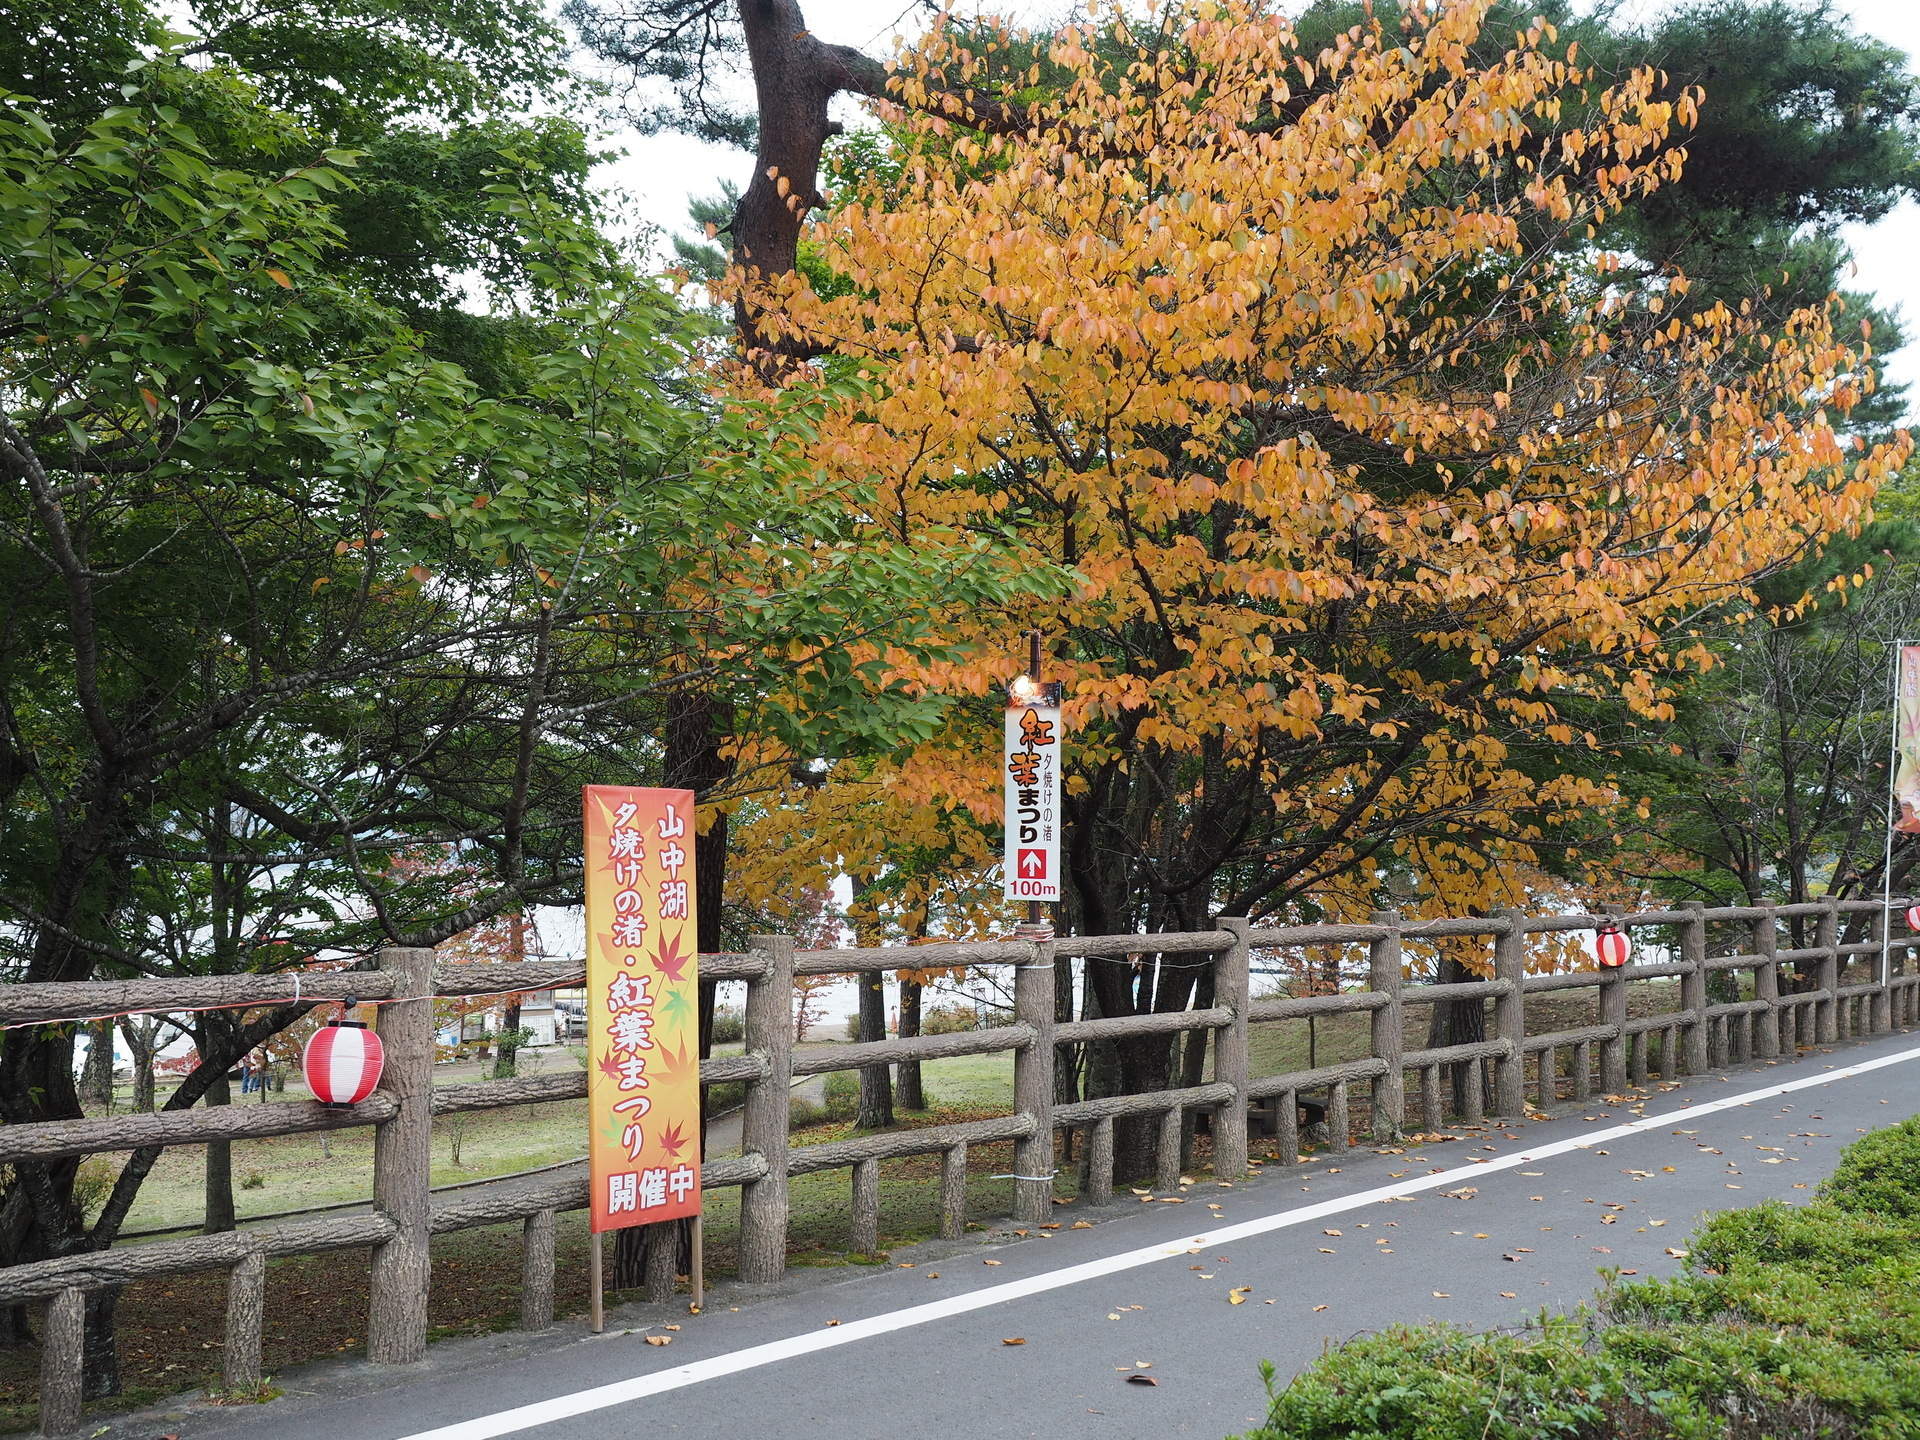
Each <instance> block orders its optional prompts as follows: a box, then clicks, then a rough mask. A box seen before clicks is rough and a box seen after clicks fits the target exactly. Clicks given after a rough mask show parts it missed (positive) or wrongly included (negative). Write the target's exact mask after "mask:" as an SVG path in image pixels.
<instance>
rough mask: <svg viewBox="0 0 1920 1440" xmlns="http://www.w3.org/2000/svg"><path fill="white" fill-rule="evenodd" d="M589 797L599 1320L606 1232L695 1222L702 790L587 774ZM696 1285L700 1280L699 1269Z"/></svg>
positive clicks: (592, 1154)
mask: <svg viewBox="0 0 1920 1440" xmlns="http://www.w3.org/2000/svg"><path fill="white" fill-rule="evenodd" d="M585 801H586V901H587V906H586V908H587V917H586V918H587V1052H588V1053H587V1110H588V1141H587V1154H588V1171H589V1174H590V1176H591V1181H590V1183H591V1185H592V1194H591V1200H592V1233H593V1258H592V1262H591V1263H592V1266H593V1271H592V1277H591V1278H592V1298H593V1328H594V1329H595V1330H596V1331H598V1330H599V1329H600V1327H601V1293H600V1273H601V1271H600V1243H601V1242H600V1237H601V1235H602V1234H603V1233H604V1232H606V1231H608V1230H618V1229H621V1228H622V1227H624V1226H628V1225H652V1224H656V1223H658V1222H660V1221H663V1220H678V1219H680V1218H682V1217H684V1216H691V1217H693V1220H694V1223H695V1225H696V1227H697V1226H698V1224H699V1216H700V1044H699V1021H698V1017H699V978H698V975H697V973H696V972H697V967H698V964H699V945H698V941H697V939H696V936H695V931H694V915H693V896H694V894H695V890H694V883H693V836H694V831H693V813H694V812H693V792H692V791H691V790H651V789H641V788H638V787H635V786H630V785H589V786H587V787H586V797H585ZM696 1268H697V1267H696ZM694 1285H695V1289H696V1291H697V1290H698V1289H699V1285H700V1281H699V1276H698V1275H697V1274H696V1276H695V1278H694ZM696 1303H697V1296H696Z"/></svg>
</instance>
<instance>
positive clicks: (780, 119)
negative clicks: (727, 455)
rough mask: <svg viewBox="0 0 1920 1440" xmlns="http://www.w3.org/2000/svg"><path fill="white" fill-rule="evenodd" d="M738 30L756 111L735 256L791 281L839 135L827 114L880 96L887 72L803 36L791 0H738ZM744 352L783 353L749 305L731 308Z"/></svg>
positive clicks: (796, 8)
mask: <svg viewBox="0 0 1920 1440" xmlns="http://www.w3.org/2000/svg"><path fill="white" fill-rule="evenodd" d="M740 23H741V26H742V28H743V29H744V31H745V32H746V38H747V54H748V57H749V58H750V60H751V61H752V66H753V89H754V97H755V101H756V104H757V107H758V110H759V117H760V128H759V138H758V142H757V144H758V149H757V153H756V155H755V157H754V165H753V179H752V180H751V181H750V182H749V183H748V185H747V189H746V193H744V194H743V195H741V197H740V204H739V206H738V208H736V209H735V211H734V216H733V256H734V259H735V261H736V262H738V263H739V264H741V265H742V266H745V267H747V268H748V269H749V270H751V271H757V272H758V273H759V275H761V276H762V277H772V276H778V275H786V274H790V273H791V272H792V270H793V268H794V266H795V264H796V262H797V261H798V258H799V252H800V228H801V225H802V224H803V222H804V221H805V219H806V215H807V211H808V210H810V209H812V208H813V207H814V206H816V205H818V204H820V202H821V197H820V189H819V176H820V153H821V151H822V150H823V149H824V148H825V146H826V143H827V141H828V139H830V138H831V137H832V136H835V135H838V134H839V133H840V129H841V127H840V125H839V123H838V122H836V121H834V120H832V119H830V118H829V117H828V115H827V106H828V104H829V103H830V102H831V101H832V99H833V97H834V96H835V95H837V94H839V93H840V92H841V91H843V90H857V91H860V92H862V93H866V94H872V93H875V90H876V87H878V89H879V90H880V91H881V92H882V93H884V89H885V78H884V76H885V72H884V68H883V67H882V66H881V65H880V64H879V63H878V62H876V61H873V60H870V59H868V58H867V57H866V56H864V55H862V54H860V53H859V52H858V51H856V50H853V49H851V48H849V47H847V46H844V45H827V44H823V43H822V42H821V41H820V40H819V39H817V38H816V37H815V36H814V35H813V34H812V32H810V31H809V30H808V29H807V22H806V17H805V16H803V15H802V14H801V13H800V7H799V5H798V4H796V3H795V0H740ZM735 323H736V324H737V325H738V327H739V330H740V336H741V339H742V341H743V342H744V343H746V344H747V345H748V347H749V348H753V349H762V350H764V349H769V348H771V349H775V350H781V349H786V348H790V347H786V346H782V345H776V344H773V343H772V342H771V341H770V339H769V337H766V336H763V335H761V333H760V329H759V322H758V320H757V318H756V316H755V313H754V310H753V308H752V306H751V304H750V303H748V302H746V301H742V302H741V303H740V304H738V305H737V306H736V307H735Z"/></svg>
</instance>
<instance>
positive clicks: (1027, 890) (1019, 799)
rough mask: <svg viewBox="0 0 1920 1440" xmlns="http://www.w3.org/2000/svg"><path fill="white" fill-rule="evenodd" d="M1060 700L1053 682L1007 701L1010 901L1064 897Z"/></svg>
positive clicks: (1007, 884) (1005, 867) (1004, 857)
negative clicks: (1062, 888) (1061, 840)
mask: <svg viewBox="0 0 1920 1440" xmlns="http://www.w3.org/2000/svg"><path fill="white" fill-rule="evenodd" d="M1060 700H1061V687H1060V686H1059V685H1058V684H1049V685H1038V686H1035V687H1033V691H1032V693H1031V694H1029V695H1028V696H1026V697H1023V698H1009V699H1008V701H1007V722H1006V765H1005V769H1004V771H1003V776H1004V779H1005V781H1006V799H1007V839H1006V849H1005V852H1004V854H1003V855H1002V857H1001V867H1002V869H1003V871H1004V872H1005V876H1006V880H1005V894H1006V897H1007V899H1009V900H1040V901H1049V900H1058V899H1059V898H1060Z"/></svg>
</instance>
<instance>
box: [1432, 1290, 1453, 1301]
mask: <svg viewBox="0 0 1920 1440" xmlns="http://www.w3.org/2000/svg"><path fill="white" fill-rule="evenodd" d="M1433 1298H1434V1299H1436V1300H1451V1299H1452V1298H1453V1296H1451V1295H1449V1294H1448V1293H1447V1292H1446V1291H1444V1290H1436V1291H1434V1292H1433Z"/></svg>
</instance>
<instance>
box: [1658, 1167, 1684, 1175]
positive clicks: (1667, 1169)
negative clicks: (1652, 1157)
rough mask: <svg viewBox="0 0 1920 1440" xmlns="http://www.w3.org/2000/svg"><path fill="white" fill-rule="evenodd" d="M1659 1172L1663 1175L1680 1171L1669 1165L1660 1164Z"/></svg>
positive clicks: (1676, 1173)
mask: <svg viewBox="0 0 1920 1440" xmlns="http://www.w3.org/2000/svg"><path fill="white" fill-rule="evenodd" d="M1660 1173H1661V1174H1663V1175H1678V1174H1679V1173H1680V1172H1679V1171H1678V1170H1676V1169H1674V1168H1673V1166H1671V1165H1662V1166H1661V1167H1660Z"/></svg>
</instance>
